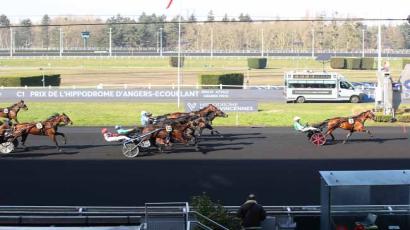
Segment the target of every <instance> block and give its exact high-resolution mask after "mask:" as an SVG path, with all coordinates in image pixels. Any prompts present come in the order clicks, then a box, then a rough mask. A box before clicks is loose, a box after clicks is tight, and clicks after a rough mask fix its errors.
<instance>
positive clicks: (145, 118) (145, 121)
mask: <svg viewBox="0 0 410 230" xmlns="http://www.w3.org/2000/svg"><path fill="white" fill-rule="evenodd" d="M151 116H152V114H151V113H149V112H147V111H142V112H141V126H142V127H146V126H147V125H149V124H152V117H151Z"/></svg>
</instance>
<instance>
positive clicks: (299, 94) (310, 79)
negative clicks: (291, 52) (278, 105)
mask: <svg viewBox="0 0 410 230" xmlns="http://www.w3.org/2000/svg"><path fill="white" fill-rule="evenodd" d="M284 80H285V88H284V90H285V92H284V94H285V98H286V101H287V102H289V101H294V102H297V103H304V102H306V101H350V102H351V103H359V102H362V101H363V99H364V97H365V94H364V93H363V91H362V90H360V89H356V88H355V87H354V86H353V85H352V84H351V83H350V82H348V81H347V80H346V79H345V78H344V77H343V76H342V75H340V74H338V73H335V72H313V71H290V72H285V74H284Z"/></svg>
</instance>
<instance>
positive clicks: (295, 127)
mask: <svg viewBox="0 0 410 230" xmlns="http://www.w3.org/2000/svg"><path fill="white" fill-rule="evenodd" d="M293 128H294V129H295V130H297V131H302V130H303V128H305V127H304V126H303V125H301V124H300V123H299V122H297V121H295V122H294V123H293Z"/></svg>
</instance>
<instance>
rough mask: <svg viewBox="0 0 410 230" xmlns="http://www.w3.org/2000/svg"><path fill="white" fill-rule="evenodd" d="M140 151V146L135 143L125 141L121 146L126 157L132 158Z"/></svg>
mask: <svg viewBox="0 0 410 230" xmlns="http://www.w3.org/2000/svg"><path fill="white" fill-rule="evenodd" d="M139 153H140V148H139V146H138V145H136V144H135V143H132V142H130V143H126V144H124V145H123V146H122V154H124V156H126V157H128V158H134V157H136V156H138V154H139Z"/></svg>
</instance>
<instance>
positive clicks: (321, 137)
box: [310, 132, 326, 146]
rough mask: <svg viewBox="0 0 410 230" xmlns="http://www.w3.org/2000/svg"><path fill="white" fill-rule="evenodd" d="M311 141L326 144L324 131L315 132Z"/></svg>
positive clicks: (315, 143) (316, 143)
mask: <svg viewBox="0 0 410 230" xmlns="http://www.w3.org/2000/svg"><path fill="white" fill-rule="evenodd" d="M310 142H312V144H314V145H317V146H319V145H324V144H325V143H326V138H325V135H323V133H320V132H317V133H314V134H313V135H312V136H311V137H310Z"/></svg>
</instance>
